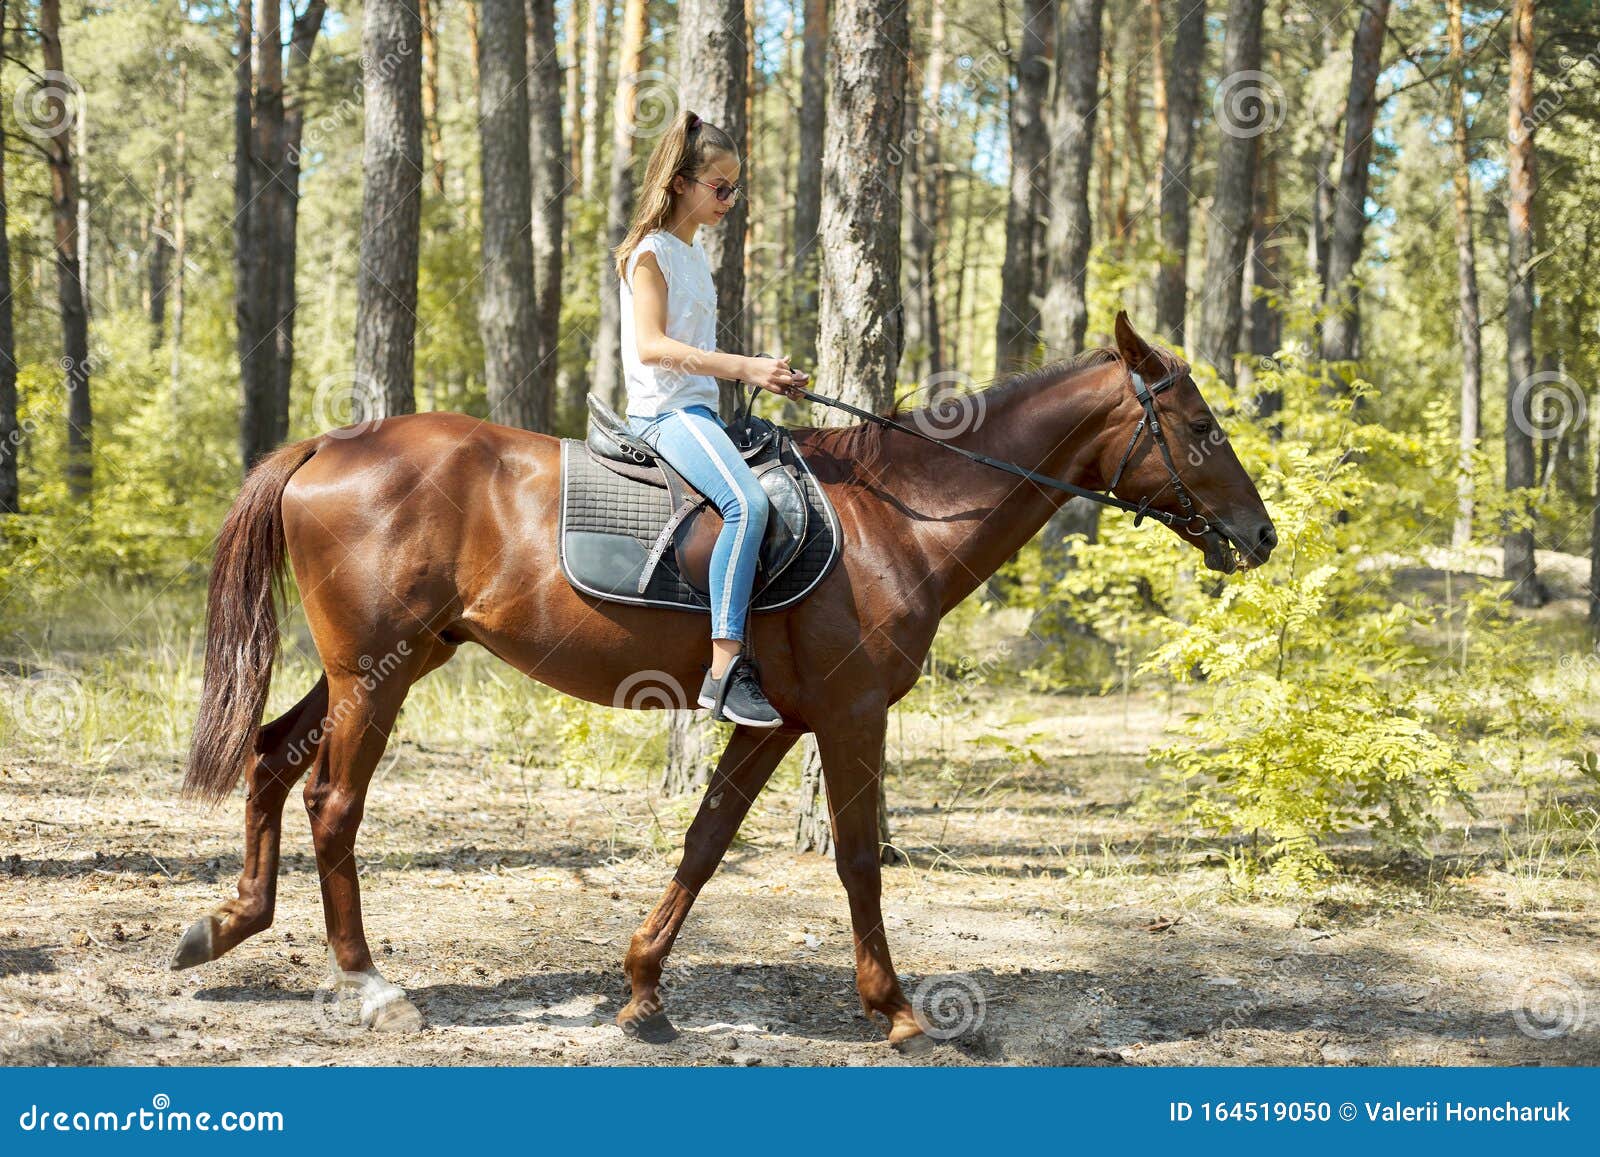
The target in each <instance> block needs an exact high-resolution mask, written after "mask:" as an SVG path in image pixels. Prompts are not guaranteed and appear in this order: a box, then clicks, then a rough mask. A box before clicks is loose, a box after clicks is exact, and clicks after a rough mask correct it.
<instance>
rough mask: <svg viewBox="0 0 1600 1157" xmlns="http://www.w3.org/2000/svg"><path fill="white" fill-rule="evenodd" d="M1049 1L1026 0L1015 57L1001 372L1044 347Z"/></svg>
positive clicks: (1028, 361) (998, 346)
mask: <svg viewBox="0 0 1600 1157" xmlns="http://www.w3.org/2000/svg"><path fill="white" fill-rule="evenodd" d="M1050 8H1051V2H1050V0H1023V7H1022V38H1021V40H1020V41H1019V42H1018V46H1017V52H1016V56H1015V69H1016V85H1015V88H1014V90H1013V95H1012V97H1011V105H1010V108H1009V110H1008V114H1007V120H1008V122H1009V128H1010V134H1011V177H1010V181H1009V183H1008V185H1007V194H1006V253H1005V259H1004V261H1003V262H1002V264H1001V266H1000V314H999V318H998V320H997V321H996V322H995V335H994V349H995V373H996V375H997V376H1005V375H1006V374H1009V373H1012V372H1015V371H1016V370H1019V369H1022V368H1023V367H1025V366H1029V365H1032V364H1033V362H1034V359H1035V357H1036V356H1037V349H1038V345H1039V310H1038V308H1037V307H1036V306H1035V305H1034V295H1035V294H1036V293H1038V292H1039V291H1040V289H1041V286H1040V285H1039V284H1038V283H1036V282H1035V281H1034V279H1033V274H1034V238H1035V236H1036V234H1037V233H1038V228H1039V226H1038V222H1037V220H1036V218H1035V211H1036V206H1037V203H1038V200H1039V197H1040V193H1041V190H1042V186H1043V185H1044V184H1045V182H1046V178H1047V174H1046V173H1043V172H1041V171H1040V170H1041V168H1042V167H1043V166H1044V164H1045V162H1046V151H1047V150H1048V148H1049V146H1050V139H1049V135H1048V132H1047V130H1046V128H1045V123H1044V101H1045V97H1046V95H1047V94H1048V93H1049V91H1050V65H1049V62H1048V60H1047V59H1046V58H1045V47H1046V43H1047V41H1046V37H1047V36H1048V34H1049V31H1050V27H1049V25H1050V18H1049V13H1050Z"/></svg>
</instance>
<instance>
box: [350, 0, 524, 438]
mask: <svg viewBox="0 0 1600 1157" xmlns="http://www.w3.org/2000/svg"><path fill="white" fill-rule="evenodd" d="M518 11H519V12H520V11H521V6H520V0H518ZM518 29H519V32H520V23H519V25H518ZM516 40H517V42H518V44H521V43H522V37H521V36H520V35H518V36H517V37H516ZM361 48H362V53H363V54H364V55H365V57H366V59H367V62H368V64H367V69H366V82H365V86H364V90H363V91H364V94H365V106H366V131H365V138H364V143H363V147H362V155H361V167H362V171H363V173H364V174H365V181H364V186H363V194H362V199H361V270H360V274H359V276H358V278H357V281H356V365H355V375H356V376H355V383H356V400H357V402H358V403H359V405H360V407H361V417H362V418H367V419H370V418H377V417H389V416H392V415H395V414H409V413H412V412H414V411H415V410H416V408H417V402H416V392H415V390H416V383H415V366H416V330H417V249H418V244H419V236H418V234H419V230H420V228H421V224H422V182H423V179H424V174H425V173H426V171H427V170H426V169H424V168H423V159H422V21H421V19H420V18H419V17H418V15H417V9H416V7H415V5H414V4H412V3H410V0H367V6H366V17H365V26H364V27H363V29H362V34H361ZM520 127H521V129H522V130H523V132H524V133H525V132H526V130H527V119H526V118H525V117H524V118H523V119H522V120H521V122H520ZM524 140H526V137H524ZM524 187H526V186H524ZM524 220H526V218H524Z"/></svg>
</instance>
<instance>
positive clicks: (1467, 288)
mask: <svg viewBox="0 0 1600 1157" xmlns="http://www.w3.org/2000/svg"><path fill="white" fill-rule="evenodd" d="M1449 19H1450V121H1451V134H1450V135H1451V144H1452V146H1453V147H1454V150H1455V173H1454V178H1455V211H1456V213H1455V216H1456V281H1457V283H1458V286H1459V289H1460V299H1461V305H1460V311H1461V316H1460V319H1459V323H1460V330H1461V480H1460V483H1459V489H1458V495H1457V499H1456V525H1455V532H1454V534H1453V535H1452V542H1453V543H1454V545H1455V546H1456V547H1457V548H1458V549H1460V548H1464V547H1466V546H1467V545H1468V544H1469V543H1470V542H1471V541H1472V515H1473V503H1472V455H1473V453H1474V451H1476V450H1477V448H1478V426H1479V412H1480V407H1481V404H1482V394H1483V334H1482V323H1481V321H1480V320H1479V313H1478V256H1477V252H1476V249H1475V246H1474V243H1473V235H1472V155H1471V153H1470V151H1469V150H1468V147H1467V106H1466V74H1465V67H1466V64H1465V57H1466V52H1465V37H1464V34H1463V32H1462V27H1461V0H1449Z"/></svg>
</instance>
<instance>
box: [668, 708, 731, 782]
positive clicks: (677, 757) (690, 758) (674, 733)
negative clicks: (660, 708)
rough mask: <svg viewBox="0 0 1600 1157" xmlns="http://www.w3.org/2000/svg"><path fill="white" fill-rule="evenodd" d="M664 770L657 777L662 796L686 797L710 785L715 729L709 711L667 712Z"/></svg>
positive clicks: (715, 737)
mask: <svg viewBox="0 0 1600 1157" xmlns="http://www.w3.org/2000/svg"><path fill="white" fill-rule="evenodd" d="M666 716H667V767H666V771H665V772H664V773H663V774H662V777H661V792H662V794H663V795H668V796H679V795H689V794H691V793H693V792H697V791H699V790H700V789H701V788H703V787H705V785H706V784H708V783H710V782H711V768H712V765H713V764H714V763H715V761H716V758H717V749H716V742H717V725H716V724H715V723H714V722H713V721H712V719H711V713H710V712H709V711H676V710H668V711H667V712H666Z"/></svg>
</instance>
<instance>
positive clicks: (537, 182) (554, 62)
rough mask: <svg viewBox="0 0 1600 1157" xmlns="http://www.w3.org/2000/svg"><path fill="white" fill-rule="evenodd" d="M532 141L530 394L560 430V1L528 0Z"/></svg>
mask: <svg viewBox="0 0 1600 1157" xmlns="http://www.w3.org/2000/svg"><path fill="white" fill-rule="evenodd" d="M528 46H529V51H530V57H529V61H528V78H529V84H530V86H531V87H530V89H529V94H528V114H529V116H530V118H531V122H530V132H529V139H528V163H529V174H530V177H531V180H532V196H533V206H532V210H533V301H534V335H535V336H536V338H537V339H538V344H537V346H536V347H535V350H534V352H535V355H536V358H537V360H536V362H535V363H534V371H533V377H532V378H531V379H530V380H529V382H528V384H527V386H526V387H525V389H526V390H527V391H528V393H529V394H530V398H529V402H530V404H531V407H532V409H533V414H532V421H533V423H534V424H533V425H531V426H529V427H528V428H529V429H533V430H541V431H543V432H545V433H550V432H551V431H552V430H553V429H554V417H555V401H556V396H557V395H556V377H557V371H558V370H559V369H560V361H561V359H560V357H559V356H558V355H559V352H560V348H561V266H562V257H563V251H562V238H561V235H562V231H563V229H564V228H565V224H566V212H567V210H566V205H567V195H566V188H567V179H568V178H567V165H566V156H567V142H566V136H565V134H564V133H563V132H562V129H561V97H562V94H561V88H562V85H561V57H560V55H559V53H558V52H557V51H556V7H555V0H528Z"/></svg>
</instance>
